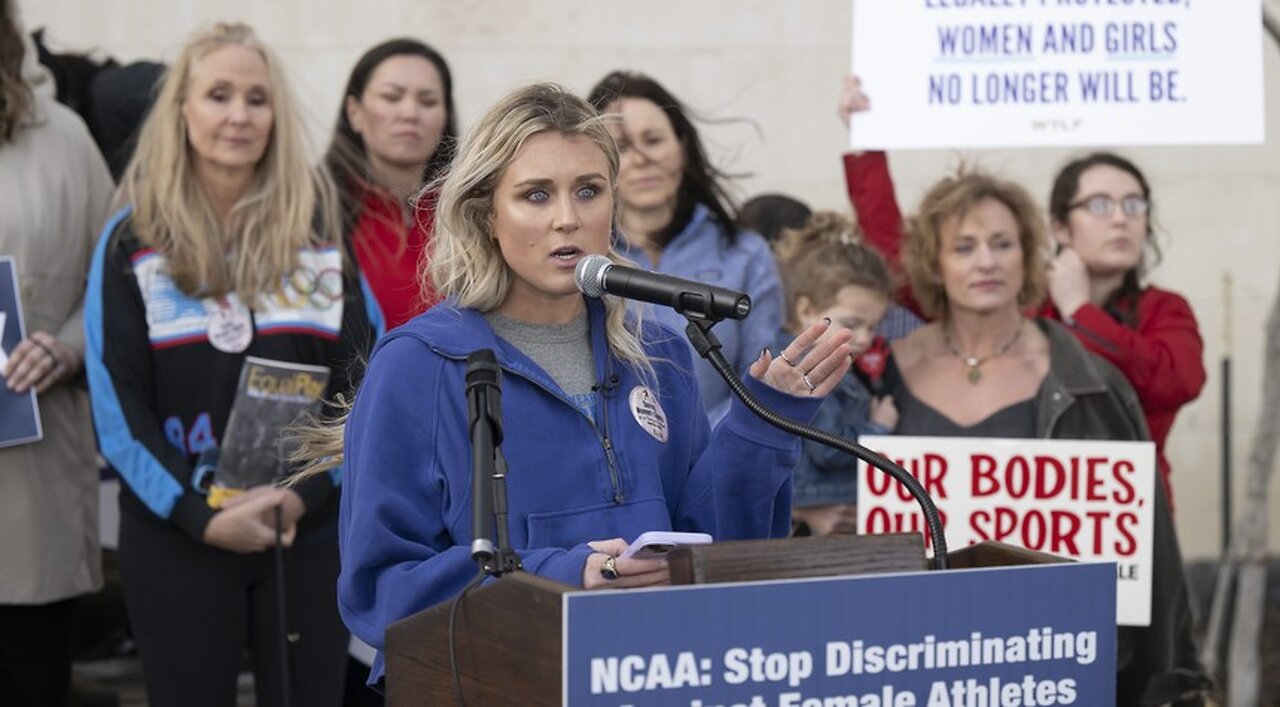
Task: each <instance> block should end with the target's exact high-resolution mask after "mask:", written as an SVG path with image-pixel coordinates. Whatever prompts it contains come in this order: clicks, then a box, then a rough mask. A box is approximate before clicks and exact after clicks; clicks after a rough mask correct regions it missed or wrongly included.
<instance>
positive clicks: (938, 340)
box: [886, 172, 1198, 705]
mask: <svg viewBox="0 0 1280 707" xmlns="http://www.w3.org/2000/svg"><path fill="white" fill-rule="evenodd" d="M916 213H917V216H916V217H915V218H914V219H913V220H912V221H911V222H910V223H908V228H907V237H906V243H905V244H904V250H903V265H904V267H905V270H906V273H907V276H908V278H909V279H910V281H911V287H912V288H913V291H914V292H915V295H916V299H917V301H918V302H919V305H920V307H921V309H922V310H923V311H924V313H925V314H926V315H927V316H928V317H929V318H930V319H932V320H933V321H932V323H930V324H927V325H925V326H923V327H920V328H919V329H916V330H915V331H913V332H912V333H910V334H908V335H907V336H905V337H903V338H901V339H898V340H897V341H894V342H893V348H892V355H891V357H890V360H889V368H888V371H887V373H886V384H887V387H888V390H889V393H890V394H891V395H892V396H893V398H894V403H895V404H896V406H897V408H898V413H899V418H898V427H897V429H896V431H895V432H896V434H904V435H918V436H964V437H1006V438H1008V437H1014V438H1018V437H1027V438H1052V439H1099V440H1101V439H1107V440H1146V439H1150V437H1149V435H1148V432H1147V426H1146V422H1145V421H1144V419H1143V412H1142V406H1141V405H1140V403H1139V402H1138V397H1137V395H1136V394H1135V393H1134V391H1133V388H1131V387H1130V385H1129V383H1128V381H1126V380H1125V377H1124V376H1123V375H1122V374H1121V373H1120V372H1119V371H1118V370H1117V369H1116V368H1115V367H1114V366H1112V365H1111V364H1110V363H1108V362H1107V361H1106V360H1104V359H1102V358H1101V357H1099V356H1097V355H1095V354H1093V353H1090V352H1089V351H1087V350H1086V349H1085V348H1084V346H1083V345H1081V343H1080V342H1079V340H1077V339H1076V337H1075V336H1074V335H1073V334H1072V333H1071V332H1070V331H1069V330H1068V329H1067V328H1066V327H1064V326H1063V325H1062V324H1060V323H1058V322H1056V321H1054V320H1052V319H1047V318H1034V319H1030V318H1028V317H1027V316H1025V315H1024V312H1028V311H1035V308H1036V307H1037V306H1038V305H1039V304H1040V303H1041V301H1042V300H1043V299H1044V297H1045V295H1046V290H1047V288H1048V282H1047V277H1048V275H1047V273H1046V269H1045V263H1044V258H1045V256H1046V251H1047V244H1048V241H1047V238H1046V234H1045V229H1044V225H1043V221H1042V219H1041V217H1040V214H1039V213H1038V212H1037V209H1036V207H1035V204H1034V202H1033V201H1032V199H1031V197H1030V195H1028V194H1027V193H1026V191H1025V190H1023V189H1022V188H1021V187H1019V186H1018V185H1016V184H1014V183H1012V182H1006V181H1003V180H999V179H995V178H993V177H990V176H987V175H984V174H980V173H972V172H970V173H961V174H958V175H956V176H954V177H948V178H946V179H943V180H942V181H940V182H938V183H937V184H935V185H934V186H933V188H932V189H930V190H929V191H928V193H926V194H925V197H924V199H923V200H922V201H921V203H920V208H919V210H918V211H917V212H916ZM1152 498H1153V499H1154V500H1155V512H1154V515H1155V528H1154V533H1153V559H1154V570H1153V571H1154V576H1153V577H1152V616H1151V625H1150V627H1147V628H1127V627H1126V628H1121V630H1120V645H1119V648H1120V654H1119V656H1118V658H1117V669H1118V674H1117V676H1116V704H1121V705H1130V704H1139V703H1140V699H1141V696H1142V695H1143V694H1144V693H1145V692H1149V691H1150V689H1151V687H1152V686H1155V685H1167V684H1170V683H1169V681H1168V680H1154V679H1153V678H1156V677H1157V676H1162V675H1165V676H1167V675H1168V674H1170V673H1174V672H1175V671H1190V672H1188V673H1187V674H1192V673H1194V672H1195V671H1196V670H1197V667H1198V666H1197V665H1196V659H1195V652H1194V645H1193V643H1192V640H1191V612H1190V606H1189V604H1188V601H1187V594H1186V586H1185V584H1184V582H1183V574H1182V557H1181V553H1180V551H1179V549H1178V542H1177V537H1176V536H1175V534H1174V531H1173V525H1172V522H1171V519H1170V514H1169V506H1168V504H1167V502H1166V498H1165V495H1164V494H1158V493H1157V494H1153V495H1152ZM1157 689H1158V688H1157ZM1168 701H1172V699H1158V700H1156V701H1155V702H1151V703H1150V704H1157V703H1163V702H1168ZM1142 704H1148V703H1147V702H1142ZM1177 704H1192V703H1184V702H1177Z"/></svg>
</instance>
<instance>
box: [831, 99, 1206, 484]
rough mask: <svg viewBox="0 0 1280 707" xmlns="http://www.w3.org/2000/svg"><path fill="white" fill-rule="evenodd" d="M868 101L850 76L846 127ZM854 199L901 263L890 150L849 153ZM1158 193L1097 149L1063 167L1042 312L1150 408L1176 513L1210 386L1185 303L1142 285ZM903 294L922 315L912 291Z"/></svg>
mask: <svg viewBox="0 0 1280 707" xmlns="http://www.w3.org/2000/svg"><path fill="white" fill-rule="evenodd" d="M869 107H870V101H869V100H868V98H867V96H866V94H865V93H863V91H862V86H861V83H860V82H859V81H858V79H857V77H856V76H849V77H846V79H845V82H844V87H843V90H842V92H841V97H840V104H839V108H838V111H839V114H840V117H841V118H842V119H843V120H844V121H845V123H846V124H848V122H849V116H850V115H851V114H852V113H855V112H858V111H862V110H866V109H867V108H869ZM844 162H845V181H846V185H847V187H848V190H849V198H850V200H851V201H852V202H853V206H854V209H855V211H856V212H857V214H858V222H859V225H860V226H861V227H862V229H863V231H864V233H865V234H866V238H867V240H868V241H869V242H870V243H872V244H874V245H875V246H876V247H877V248H879V249H880V251H881V252H882V253H884V255H885V257H886V258H887V259H888V260H889V262H890V263H891V264H892V265H894V267H900V265H899V263H900V262H901V259H900V253H901V250H902V214H901V212H900V211H899V209H898V204H897V200H896V197H895V194H894V188H893V181H892V179H891V177H890V175H889V166H888V160H887V159H886V157H885V154H884V153H883V152H864V153H849V154H846V155H845V157H844ZM1152 213H1153V209H1152V199H1151V188H1150V186H1149V184H1148V183H1147V179H1146V177H1145V176H1144V175H1143V174H1142V172H1141V171H1140V170H1139V169H1138V168H1137V167H1136V166H1135V165H1134V164H1133V163H1132V162H1130V161H1129V160H1127V159H1125V158H1123V157H1120V156H1119V155H1116V154H1114V153H1110V152H1096V153H1093V154H1091V155H1087V156H1085V157H1081V158H1078V159H1075V160H1072V161H1071V162H1069V163H1068V164H1067V165H1066V166H1064V167H1063V168H1062V169H1061V170H1059V171H1058V174H1057V176H1056V177H1054V180H1053V189H1052V191H1051V193H1050V196H1049V221H1050V228H1051V231H1052V234H1053V238H1054V240H1055V241H1056V243H1057V247H1058V254H1057V256H1056V257H1055V258H1053V260H1052V261H1051V262H1050V264H1049V273H1048V274H1049V283H1048V285H1049V296H1048V298H1047V299H1046V301H1045V303H1044V305H1043V307H1042V308H1041V309H1040V311H1039V312H1038V314H1040V315H1041V316H1046V317H1049V318H1053V319H1058V320H1060V321H1062V323H1064V324H1066V325H1067V329H1068V330H1069V331H1071V332H1072V333H1073V334H1074V335H1075V336H1076V338H1077V339H1078V340H1079V341H1080V343H1082V344H1083V345H1084V347H1085V348H1086V349H1087V350H1088V351H1090V352H1091V353H1095V354H1097V355H1099V356H1101V357H1102V358H1104V359H1106V360H1107V361H1108V362H1110V363H1111V364H1112V365H1114V366H1115V367H1116V368H1118V369H1119V370H1120V371H1121V372H1122V373H1124V375H1125V377H1126V378H1128V380H1129V383H1130V384H1131V385H1132V386H1133V389H1134V391H1135V392H1136V393H1137V394H1138V400H1139V402H1140V403H1141V404H1142V411H1143V414H1144V417H1145V418H1146V422H1147V427H1148V428H1149V429H1150V433H1151V439H1152V441H1154V442H1155V444H1156V466H1157V468H1158V469H1159V471H1160V478H1161V479H1163V481H1164V483H1163V486H1164V490H1165V493H1166V496H1167V497H1168V499H1169V505H1170V508H1172V507H1173V490H1172V487H1171V486H1170V484H1169V474H1170V467H1169V460H1168V459H1167V458H1166V456H1165V450H1164V447H1165V440H1167V439H1168V437H1169V430H1170V428H1171V427H1172V426H1173V420H1174V417H1175V416H1176V415H1177V413H1178V411H1179V410H1180V409H1182V406H1184V405H1186V404H1187V403H1189V402H1191V401H1192V400H1195V399H1196V397H1198V396H1199V395H1200V391H1201V389H1203V388H1204V383H1205V370H1204V344H1203V342H1202V341H1201V339H1200V328H1199V326H1198V325H1197V323H1196V319H1195V315H1194V314H1193V313H1192V311H1191V307H1190V305H1189V304H1187V301H1186V300H1185V299H1184V298H1183V297H1182V296H1181V295H1178V294H1176V293H1174V292H1170V291H1168V290H1163V289H1160V288H1158V287H1155V286H1152V285H1149V284H1148V285H1144V284H1143V282H1142V280H1143V276H1144V275H1145V274H1146V271H1147V268H1148V266H1149V264H1150V263H1149V259H1148V256H1147V253H1148V252H1150V253H1151V254H1152V257H1151V258H1150V260H1158V259H1159V256H1160V250H1159V246H1158V245H1157V243H1156V239H1155V232H1154V228H1153V226H1152V222H1153V220H1152ZM899 298H900V299H901V300H902V302H903V303H904V304H906V305H907V306H909V307H910V308H911V309H913V310H915V311H916V312H917V313H920V306H919V303H918V302H916V300H915V298H914V296H913V295H912V293H911V292H910V291H902V292H900V293H899Z"/></svg>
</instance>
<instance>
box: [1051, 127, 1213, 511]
mask: <svg viewBox="0 0 1280 707" xmlns="http://www.w3.org/2000/svg"><path fill="white" fill-rule="evenodd" d="M1152 219H1153V209H1152V201H1151V187H1150V186H1149V185H1148V184H1147V178H1146V177H1145V176H1144V175H1143V174H1142V172H1141V171H1140V170H1139V169H1138V168H1137V166H1136V165H1134V164H1133V163H1132V162H1130V161H1129V160H1127V159H1125V158H1123V157H1121V156H1119V155H1116V154H1113V153H1110V152H1095V153H1093V154H1091V155H1088V156H1085V157H1082V158H1079V159H1075V160H1072V161H1071V162H1069V163H1067V165H1066V166H1065V167H1063V168H1062V169H1061V170H1059V171H1058V175H1057V176H1056V177H1055V178H1054V180H1053V190H1052V191H1051V192H1050V194H1049V225H1050V229H1051V230H1052V232H1053V237H1054V240H1055V241H1057V244H1058V248H1059V252H1058V255H1057V257H1055V258H1054V260H1053V264H1052V266H1051V267H1050V269H1049V296H1050V298H1051V300H1052V305H1053V307H1052V309H1053V312H1054V313H1055V314H1056V315H1057V316H1058V317H1059V318H1060V319H1061V320H1062V322H1063V323H1064V324H1066V325H1067V327H1068V328H1069V329H1070V330H1071V331H1072V332H1073V333H1074V334H1075V335H1076V338H1078V339H1079V340H1080V343H1082V344H1084V346H1085V348H1087V349H1089V350H1090V351H1092V352H1093V353H1096V354H1098V355H1099V356H1101V357H1103V358H1105V359H1107V360H1108V361H1110V362H1111V363H1112V364H1113V365H1115V367H1116V368H1119V369H1120V372H1122V373H1124V374H1125V377H1126V378H1128V379H1129V383H1130V384H1132V385H1133V389H1134V390H1135V391H1136V392H1137V393H1138V399H1139V400H1141V401H1142V410H1143V413H1144V414H1145V415H1146V418H1147V427H1149V428H1150V430H1151V439H1153V440H1154V441H1155V443H1156V464H1157V466H1158V468H1159V470H1160V477H1161V478H1162V479H1164V484H1165V490H1166V491H1167V492H1169V498H1170V505H1172V499H1173V494H1172V490H1171V488H1170V486H1169V472H1170V469H1169V459H1168V458H1167V457H1166V456H1165V450H1164V444H1165V440H1166V439H1168V437H1169V429H1170V428H1171V427H1173V419H1174V417H1175V416H1176V415H1177V414H1178V410H1180V409H1181V408H1182V406H1183V405H1186V404H1187V403H1189V402H1191V401H1192V400H1195V399H1196V397H1197V396H1199V395H1200V390H1201V389H1202V388H1204V382H1205V370H1204V342H1203V341H1202V340H1201V339H1200V328H1199V326H1198V325H1197V324H1196V318H1195V315H1194V314H1192V312H1191V307H1190V305H1188V304H1187V301H1186V300H1185V299H1183V298H1182V297H1181V296H1180V295H1178V294H1176V293H1173V292H1169V291H1168V290H1162V289H1160V288H1158V287H1155V286H1152V285H1145V286H1144V285H1143V284H1142V276H1143V275H1144V274H1145V273H1146V270H1147V266H1148V261H1147V257H1146V254H1147V252H1148V251H1150V252H1152V253H1153V254H1154V259H1155V260H1158V259H1159V257H1160V249H1159V246H1158V245H1157V243H1156V238H1155V230H1154V228H1153V226H1152V223H1153V221H1152Z"/></svg>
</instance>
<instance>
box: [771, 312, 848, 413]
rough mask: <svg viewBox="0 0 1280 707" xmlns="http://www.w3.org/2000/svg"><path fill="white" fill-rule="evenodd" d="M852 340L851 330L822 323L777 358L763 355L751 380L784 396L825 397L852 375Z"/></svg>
mask: <svg viewBox="0 0 1280 707" xmlns="http://www.w3.org/2000/svg"><path fill="white" fill-rule="evenodd" d="M851 338H853V332H851V331H849V330H848V329H845V328H844V327H832V326H831V322H830V321H824V322H819V323H817V324H814V325H813V326H811V327H809V328H808V329H805V330H804V331H803V332H801V334H800V336H797V337H796V338H795V339H793V340H792V341H791V343H790V344H787V346H786V347H784V348H783V349H782V350H781V351H779V352H778V355H777V356H776V357H775V356H773V355H772V354H771V353H770V352H769V351H768V349H766V350H764V351H762V352H761V353H760V358H759V359H757V360H756V362H755V363H753V364H751V369H750V373H751V376H752V377H753V378H755V379H756V380H759V381H762V382H763V383H765V384H766V385H768V386H769V387H771V388H774V389H776V390H780V391H782V392H784V393H790V394H791V395H797V396H809V395H812V396H816V397H824V396H826V395H827V394H828V393H830V392H831V391H833V390H835V388H836V386H837V385H840V380H841V379H842V378H844V374H845V373H848V372H849V366H850V364H851V363H852V359H851V358H850V357H849V355H850V354H851V353H853V349H852V348H850V347H849V340H850V339H851Z"/></svg>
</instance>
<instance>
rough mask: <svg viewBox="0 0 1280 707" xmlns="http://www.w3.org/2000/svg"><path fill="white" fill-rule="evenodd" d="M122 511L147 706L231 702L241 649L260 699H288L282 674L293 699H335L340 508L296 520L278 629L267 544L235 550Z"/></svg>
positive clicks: (127, 592)
mask: <svg viewBox="0 0 1280 707" xmlns="http://www.w3.org/2000/svg"><path fill="white" fill-rule="evenodd" d="M120 515H121V518H120V579H121V584H122V585H123V589H124V598H125V605H126V607H127V608H128V610H129V623H130V625H131V626H132V628H133V634H134V638H135V640H136V641H137V643H138V650H139V653H140V654H141V657H142V669H143V674H144V679H145V682H146V686H147V700H148V702H149V704H150V705H152V707H231V706H233V705H235V703H236V676H237V675H238V674H239V672H240V669H241V667H242V665H243V656H244V650H245V648H248V649H249V650H250V655H251V656H252V666H253V674H254V686H255V692H256V696H257V705H258V707H269V706H274V705H282V704H283V703H282V694H283V689H284V685H283V679H284V678H285V677H286V676H287V677H288V680H289V690H290V693H291V697H292V705H293V707H303V706H305V707H325V706H326V705H332V706H334V707H337V705H340V704H341V702H342V691H343V678H344V676H345V674H346V667H347V639H348V636H347V630H346V628H345V627H344V626H343V625H342V621H341V619H340V618H339V616H338V605H337V596H336V592H337V588H336V587H337V579H338V549H337V536H336V524H335V522H334V521H335V518H333V517H332V516H330V517H329V518H327V519H324V522H323V524H322V525H321V526H320V527H311V528H306V529H304V527H299V532H298V536H297V540H296V541H295V543H294V545H293V547H291V548H290V549H288V550H285V553H284V568H285V570H284V574H285V591H286V592H287V596H286V599H285V606H286V611H285V613H286V615H287V618H288V632H287V637H286V638H282V637H281V635H280V631H279V628H278V627H279V618H278V613H277V610H276V606H277V601H278V598H277V594H276V588H277V586H278V582H277V578H276V571H275V558H274V553H273V552H272V551H267V552H263V553H258V554H253V555H238V554H235V553H231V552H226V551H224V550H219V549H216V548H213V547H210V546H208V545H204V544H202V543H197V542H195V541H193V540H192V539H191V538H189V537H188V536H187V535H186V534H185V533H183V532H182V531H181V530H179V529H178V528H177V527H175V526H173V525H170V524H168V523H165V522H163V521H160V520H159V519H155V518H145V517H139V516H138V514H136V513H132V512H122V513H121V514H120ZM303 525H304V526H305V525H306V523H305V522H304V524H303ZM282 640H287V646H288V661H289V666H288V669H287V670H285V669H283V668H282V666H281V641H282Z"/></svg>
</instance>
